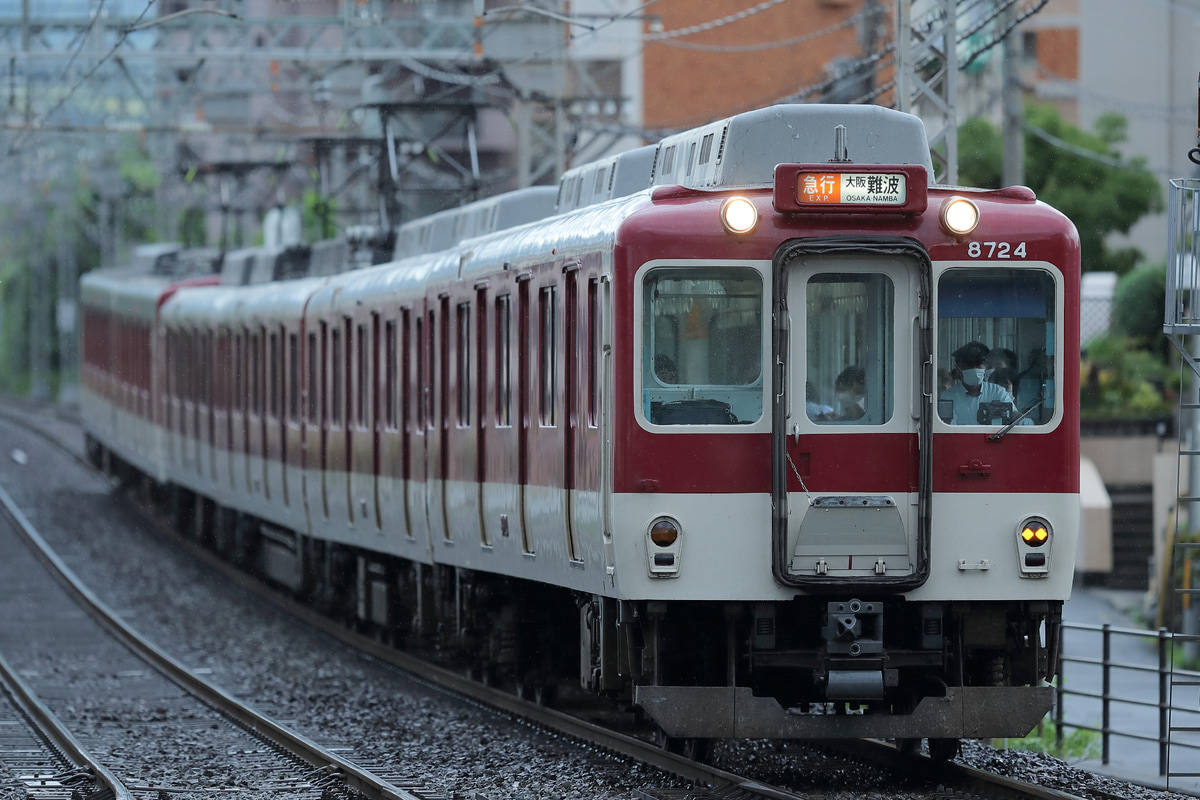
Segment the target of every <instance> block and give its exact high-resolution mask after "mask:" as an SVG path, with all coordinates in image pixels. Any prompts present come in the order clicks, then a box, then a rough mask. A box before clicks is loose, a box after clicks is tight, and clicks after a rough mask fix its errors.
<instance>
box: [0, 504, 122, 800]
mask: <svg viewBox="0 0 1200 800" xmlns="http://www.w3.org/2000/svg"><path fill="white" fill-rule="evenodd" d="M0 491H3V490H2V489H0ZM0 683H3V685H4V688H5V689H7V690H8V693H9V695H10V696H11V697H12V699H13V702H14V703H15V704H16V707H17V708H18V709H19V710H20V711H21V713H22V714H24V715H25V716H26V717H27V718H28V719H29V721H30V722H31V723H32V724H33V726H34V727H35V728H36V729H37V730H38V732H39V733H41V734H42V735H44V736H45V737H46V738H47V739H48V740H49V742H50V744H51V745H52V746H53V747H56V748H58V751H59V752H60V753H61V754H62V755H63V756H64V757H65V758H67V759H68V760H69V761H72V762H74V763H75V765H76V766H78V767H82V768H83V769H85V770H86V771H87V772H90V773H91V775H92V779H93V780H95V781H96V782H97V783H99V784H100V785H101V786H103V787H104V788H106V789H107V790H108V791H110V792H112V796H113V798H114V800H134V795H133V792H131V791H129V789H127V788H125V784H124V783H122V782H121V780H120V779H119V778H118V777H117V776H116V775H114V774H113V773H112V771H111V770H110V769H108V767H106V766H104V764H102V763H101V762H100V761H99V760H98V759H97V758H96V757H95V756H93V755H92V754H91V753H90V752H88V750H87V748H85V747H84V746H83V745H82V744H80V743H79V740H78V739H76V738H75V736H74V735H73V734H72V733H71V731H70V730H68V729H67V726H66V725H64V724H63V722H62V720H60V719H59V718H58V716H57V715H56V714H55V713H54V712H53V711H51V710H50V709H49V708H48V707H47V706H46V704H45V703H43V702H42V701H41V699H39V698H38V696H37V695H36V694H34V692H33V690H32V689H30V688H29V685H28V684H27V683H25V681H24V680H23V679H22V678H21V676H20V675H18V674H17V671H16V670H14V669H13V668H12V665H11V664H9V663H8V660H7V659H6V658H4V656H3V655H0Z"/></svg>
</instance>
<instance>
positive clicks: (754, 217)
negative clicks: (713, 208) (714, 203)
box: [721, 197, 758, 234]
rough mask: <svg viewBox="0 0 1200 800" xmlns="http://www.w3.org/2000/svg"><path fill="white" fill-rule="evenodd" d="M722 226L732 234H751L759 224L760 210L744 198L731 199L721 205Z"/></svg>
mask: <svg viewBox="0 0 1200 800" xmlns="http://www.w3.org/2000/svg"><path fill="white" fill-rule="evenodd" d="M721 224H722V225H724V226H725V230H727V231H729V232H730V233H737V234H744V233H749V232H750V231H752V230H754V226H756V225H757V224H758V209H757V208H756V207H755V206H754V203H751V202H750V201H749V200H747V199H746V198H744V197H731V198H729V199H728V200H726V201H725V202H724V203H722V204H721Z"/></svg>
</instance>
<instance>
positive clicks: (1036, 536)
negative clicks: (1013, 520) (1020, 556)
mask: <svg viewBox="0 0 1200 800" xmlns="http://www.w3.org/2000/svg"><path fill="white" fill-rule="evenodd" d="M1049 538H1050V532H1049V531H1047V530H1046V528H1045V526H1042V525H1026V526H1025V527H1024V528H1023V529H1022V530H1021V539H1022V540H1023V541H1024V542H1025V544H1027V545H1029V546H1030V547H1041V546H1042V545H1044V544H1045V543H1046V540H1047V539H1049Z"/></svg>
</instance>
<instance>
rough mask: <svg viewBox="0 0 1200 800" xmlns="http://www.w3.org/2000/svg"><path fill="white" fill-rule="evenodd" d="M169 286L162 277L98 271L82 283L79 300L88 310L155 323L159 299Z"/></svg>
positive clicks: (125, 269)
mask: <svg viewBox="0 0 1200 800" xmlns="http://www.w3.org/2000/svg"><path fill="white" fill-rule="evenodd" d="M170 285H171V281H170V280H169V279H167V278H165V277H163V276H161V275H147V274H146V273H144V272H141V271H140V270H137V269H134V268H132V267H121V268H111V269H97V270H92V271H91V272H86V273H84V274H83V276H82V277H81V278H80V279H79V299H80V302H81V303H82V304H83V306H84V307H85V308H98V309H103V310H105V311H109V312H112V313H115V314H118V315H119V316H122V317H126V318H132V319H138V320H141V321H143V322H154V316H155V314H156V313H157V311H158V302H159V299H160V298H161V297H162V295H163V292H165V291H166V290H167V288H168V287H169V286H170Z"/></svg>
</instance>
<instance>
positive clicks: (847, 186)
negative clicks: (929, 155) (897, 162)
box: [796, 172, 908, 206]
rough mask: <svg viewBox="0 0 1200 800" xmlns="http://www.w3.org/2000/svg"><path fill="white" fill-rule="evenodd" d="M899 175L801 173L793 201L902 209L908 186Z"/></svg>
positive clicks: (898, 173)
mask: <svg viewBox="0 0 1200 800" xmlns="http://www.w3.org/2000/svg"><path fill="white" fill-rule="evenodd" d="M906 177H907V176H905V174H904V173H902V172H802V173H800V174H799V175H798V176H797V181H796V199H797V200H799V201H800V202H801V203H819V204H823V205H844V204H856V205H864V204H867V205H887V206H899V205H904V203H905V202H906V201H907V199H908V185H907V180H906Z"/></svg>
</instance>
